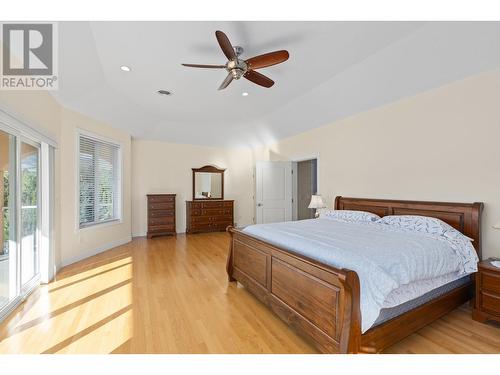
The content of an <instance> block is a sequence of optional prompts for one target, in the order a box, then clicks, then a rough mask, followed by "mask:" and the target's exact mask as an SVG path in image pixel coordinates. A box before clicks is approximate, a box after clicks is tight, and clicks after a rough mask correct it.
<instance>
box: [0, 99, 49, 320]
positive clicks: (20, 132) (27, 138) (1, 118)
mask: <svg viewBox="0 0 500 375" xmlns="http://www.w3.org/2000/svg"><path fill="white" fill-rule="evenodd" d="M16 125H18V126H16ZM0 130H1V131H3V132H6V133H8V134H10V135H12V136H14V137H15V142H13V144H15V160H14V161H13V164H14V168H15V174H14V175H15V176H14V179H13V180H14V186H12V190H11V191H14V197H13V198H14V199H10V200H9V206H11V203H10V202H11V201H12V202H14V204H13V205H12V206H11V207H12V208H13V211H14V214H13V218H14V220H13V221H14V228H13V229H14V231H15V238H14V242H15V246H12V247H13V248H15V253H14V254H11V252H10V251H9V257H12V258H9V262H10V260H11V259H12V261H14V262H15V266H10V269H11V270H15V271H16V275H15V284H16V285H15V286H14V285H10V286H9V289H10V290H12V291H14V290H15V293H13V294H15V295H14V296H13V295H12V294H10V300H9V301H8V302H7V303H6V304H5V305H4V306H3V307H1V308H0V322H1V321H2V320H3V319H4V318H5V317H6V316H8V315H9V314H10V313H11V312H12V311H13V310H14V309H15V308H16V307H17V306H18V305H19V304H20V303H21V302H22V301H23V300H24V299H25V298H26V297H27V296H28V295H29V294H30V293H31V292H32V291H33V290H34V289H35V288H36V287H37V286H38V285H40V282H41V279H42V277H41V275H42V273H43V275H44V276H43V279H47V278H51V277H52V276H53V269H54V265H53V264H52V262H44V266H45V265H46V266H47V268H48V269H47V270H43V269H42V267H41V265H42V259H41V258H42V253H43V257H46V258H47V259H51V260H53V259H54V255H53V251H54V246H53V238H52V235H50V238H49V239H48V241H43V242H42V241H41V228H42V225H43V223H42V220H45V217H46V216H47V215H42V211H43V210H48V212H50V215H51V216H52V215H53V209H54V205H53V196H54V187H53V177H49V179H48V180H50V185H51V186H47V187H44V186H42V184H41V181H42V180H47V178H42V177H43V176H44V174H48V176H52V175H53V172H54V167H55V166H54V158H53V156H52V157H51V156H50V155H53V151H52V150H51V148H55V146H54V143H55V142H53V141H51V140H50V139H49V142H50V143H49V142H47V138H46V137H44V136H43V135H41V136H40V137H37V136H36V131H30V130H31V128H30V127H28V126H27V125H26V124H24V123H22V122H20V121H18V120H16V119H15V118H13V117H11V116H10V115H8V114H7V113H6V112H4V111H3V110H1V109H0ZM24 130H28V131H24ZM33 135H34V136H33ZM37 138H40V139H37ZM22 142H24V143H26V144H29V145H31V146H34V147H36V148H37V149H38V160H37V167H38V175H37V184H38V186H37V225H36V236H37V260H36V263H37V268H36V269H37V272H35V275H34V276H33V277H32V278H31V279H30V280H28V281H27V282H26V283H24V285H22V283H21V275H22V274H21V271H22V268H21V267H22V265H21V263H22V261H21V260H22V257H21V241H22V237H21V230H22V228H21V210H22V204H21V203H22V202H21V200H22V195H21V184H22V180H21V143H22ZM47 145H48V146H50V147H46V146H47ZM42 150H45V151H44V152H46V153H48V155H49V159H48V160H51V163H49V164H48V165H47V164H46V163H42V158H43V157H44V155H43V152H42ZM9 188H11V186H9ZM44 189H47V191H48V192H49V193H50V194H49V196H50V198H51V199H50V202H49V201H46V200H45V199H43V198H42V196H43V195H42V193H43V191H44ZM46 224H48V225H49V226H50V228H49V229H50V232H52V226H53V222H52V220H50V221H49V222H48V223H46ZM45 226H46V225H45ZM43 243H47V244H48V245H47V246H44V245H43ZM45 263H47V264H45ZM14 267H15V268H14ZM51 268H52V269H51ZM47 275H48V276H47ZM9 278H10V279H11V280H13V279H14V278H13V277H12V276H9Z"/></svg>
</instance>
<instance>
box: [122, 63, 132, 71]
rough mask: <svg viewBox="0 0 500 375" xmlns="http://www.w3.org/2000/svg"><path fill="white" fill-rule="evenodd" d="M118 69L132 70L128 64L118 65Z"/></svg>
mask: <svg viewBox="0 0 500 375" xmlns="http://www.w3.org/2000/svg"><path fill="white" fill-rule="evenodd" d="M120 69H121V70H123V71H124V72H130V71H131V70H132V69H130V66H127V65H122V66H120Z"/></svg>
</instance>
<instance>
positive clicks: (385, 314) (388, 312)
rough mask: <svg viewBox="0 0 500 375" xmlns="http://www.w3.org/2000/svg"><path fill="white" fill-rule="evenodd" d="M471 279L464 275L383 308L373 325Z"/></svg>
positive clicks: (411, 308)
mask: <svg viewBox="0 0 500 375" xmlns="http://www.w3.org/2000/svg"><path fill="white" fill-rule="evenodd" d="M470 281H471V277H470V275H467V276H463V277H461V278H459V279H457V280H454V281H452V282H449V283H447V284H445V285H442V286H440V287H438V288H435V289H433V290H431V291H429V292H427V293H425V294H423V295H421V296H420V297H417V298H414V299H412V300H410V301H407V302H404V303H402V304H400V305H397V306H394V307H389V308H383V309H382V310H380V314H379V316H378V318H377V320H376V321H375V323H373V326H372V327H376V326H379V325H381V324H383V323H385V322H387V321H389V320H391V319H394V318H396V317H398V316H400V315H403V314H404V313H407V312H408V311H410V310H413V309H416V308H417V307H419V306H422V305H424V304H426V303H427V302H429V301H432V300H433V299H436V298H438V297H440V296H442V295H444V294H446V293H448V292H450V291H452V290H453V289H456V288H458V287H460V286H462V285H465V284H467V283H469V282H470Z"/></svg>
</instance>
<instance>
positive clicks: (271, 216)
mask: <svg viewBox="0 0 500 375" xmlns="http://www.w3.org/2000/svg"><path fill="white" fill-rule="evenodd" d="M255 183H256V191H255V204H256V208H255V211H256V222H257V224H263V223H276V222H282V221H290V220H292V162H290V161H263V162H257V165H256V173H255Z"/></svg>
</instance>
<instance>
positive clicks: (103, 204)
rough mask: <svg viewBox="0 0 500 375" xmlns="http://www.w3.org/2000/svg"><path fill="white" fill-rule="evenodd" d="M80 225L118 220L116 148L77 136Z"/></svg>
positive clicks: (89, 138)
mask: <svg viewBox="0 0 500 375" xmlns="http://www.w3.org/2000/svg"><path fill="white" fill-rule="evenodd" d="M79 149H80V155H79V173H80V215H79V217H80V228H82V227H86V226H90V225H94V224H99V223H102V222H106V221H111V220H119V219H120V202H121V198H120V186H121V182H120V168H119V166H120V163H119V160H118V159H119V155H120V149H119V147H118V146H116V145H113V144H110V143H107V142H104V141H100V140H97V139H94V138H91V137H88V136H85V135H80V137H79Z"/></svg>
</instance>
